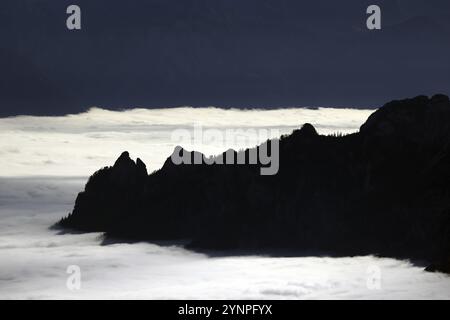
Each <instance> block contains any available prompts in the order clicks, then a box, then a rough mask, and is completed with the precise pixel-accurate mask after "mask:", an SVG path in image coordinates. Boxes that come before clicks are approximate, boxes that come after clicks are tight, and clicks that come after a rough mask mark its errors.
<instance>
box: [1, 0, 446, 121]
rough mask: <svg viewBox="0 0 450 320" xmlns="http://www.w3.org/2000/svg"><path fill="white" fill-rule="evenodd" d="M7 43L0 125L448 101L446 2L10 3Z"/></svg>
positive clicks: (5, 10) (4, 2)
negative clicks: (129, 114)
mask: <svg viewBox="0 0 450 320" xmlns="http://www.w3.org/2000/svg"><path fill="white" fill-rule="evenodd" d="M69 4H77V5H79V6H80V7H81V10H82V30H81V31H69V30H67V28H66V18H67V15H66V8H67V6H68V5H69ZM369 4H378V5H380V6H381V8H382V10H383V11H382V14H383V16H382V18H383V29H382V30H381V31H369V30H367V28H366V17H367V15H366V14H365V11H366V8H367V6H368V5H369ZM0 38H1V40H0V116H8V115H17V114H38V115H44V114H45V115H51V114H66V113H74V112H80V111H84V110H86V109H88V108H89V107H91V106H101V107H105V108H109V109H121V108H127V107H134V106H140V107H148V108H151V107H166V106H177V105H192V106H205V105H216V106H223V107H276V106H293V105H296V106H302V105H303V106H349V107H365V106H378V105H380V104H383V103H384V102H386V101H388V100H391V99H394V98H404V97H408V96H415V95H419V94H428V95H431V94H434V93H437V92H441V93H446V94H448V93H450V58H449V57H450V1H448V0H428V1H425V0H423V1H422V0H397V1H395V0H380V1H373V0H371V1H365V0H345V1H332V0H328V1H324V0H306V1H300V0H140V1H139V0H127V1H115V0H71V1H66V0H58V1H55V0H21V1H18V0H1V2H0Z"/></svg>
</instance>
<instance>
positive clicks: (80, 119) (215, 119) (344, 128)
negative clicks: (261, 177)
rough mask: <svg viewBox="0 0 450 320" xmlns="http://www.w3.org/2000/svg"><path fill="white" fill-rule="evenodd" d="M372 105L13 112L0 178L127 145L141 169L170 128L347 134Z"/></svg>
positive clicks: (88, 167)
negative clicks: (304, 128) (307, 128)
mask: <svg viewBox="0 0 450 320" xmlns="http://www.w3.org/2000/svg"><path fill="white" fill-rule="evenodd" d="M372 112H373V110H353V109H331V108H320V109H305V108H297V109H279V110H266V111H263V110H247V111H245V110H237V109H229V110H224V109H218V108H188V107H186V108H173V109H154V110H146V109H133V110H129V111H122V112H118V111H107V110H103V109H98V108H94V109H91V110H90V111H89V112H86V113H82V114H77V115H67V116H62V117H32V116H20V117H12V118H2V119H0V176H9V177H11V176H30V175H32V176H42V175H44V176H49V175H51V176H89V175H90V174H92V173H93V172H94V171H96V170H98V169H99V168H101V167H103V166H107V165H112V164H113V163H114V161H115V159H116V158H117V157H118V155H120V153H121V152H123V151H125V150H127V151H129V152H130V153H131V154H132V156H133V157H140V158H141V159H142V160H143V161H144V162H145V163H146V164H147V166H148V167H149V171H153V170H156V169H158V168H160V167H161V165H162V164H163V163H164V161H165V159H166V158H167V157H168V156H169V155H170V154H171V153H172V151H173V149H174V147H175V146H176V144H177V141H173V140H172V139H171V135H172V133H173V132H174V130H176V129H187V130H190V131H192V130H193V126H195V125H201V126H202V127H203V128H214V129H219V130H221V131H222V132H223V131H224V130H226V129H233V128H236V129H249V128H250V129H264V128H266V129H269V128H270V129H277V130H278V131H279V133H280V134H286V133H290V132H291V131H292V130H293V129H296V128H299V127H300V126H301V125H303V124H304V123H307V122H308V123H312V124H313V125H315V126H316V127H317V129H318V131H319V132H320V133H323V134H329V133H335V132H342V133H349V132H354V131H357V130H358V129H359V127H360V126H361V124H362V123H364V121H365V120H366V119H367V117H368V116H369V115H370V113H372ZM260 140H261V139H256V140H255V139H250V140H246V141H243V143H236V142H234V141H229V140H226V141H223V142H222V143H220V142H217V141H216V142H215V143H214V144H209V145H208V144H207V143H204V144H194V145H191V146H183V147H185V148H189V147H191V148H196V149H197V150H199V151H203V152H205V153H206V154H217V153H219V152H222V151H224V150H225V149H226V148H243V147H252V146H254V145H256V144H258V143H261V142H262V141H260Z"/></svg>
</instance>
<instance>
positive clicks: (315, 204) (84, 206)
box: [59, 95, 450, 272]
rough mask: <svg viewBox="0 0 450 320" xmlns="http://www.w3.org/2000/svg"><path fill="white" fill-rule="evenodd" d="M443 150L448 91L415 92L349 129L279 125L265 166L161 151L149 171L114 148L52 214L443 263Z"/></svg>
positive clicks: (130, 236)
mask: <svg viewBox="0 0 450 320" xmlns="http://www.w3.org/2000/svg"><path fill="white" fill-rule="evenodd" d="M449 151H450V102H449V98H448V97H447V96H444V95H436V96H434V97H432V98H428V97H425V96H419V97H416V98H414V99H408V100H403V101H393V102H390V103H388V104H386V105H384V106H383V107H382V108H380V109H379V110H377V111H376V112H375V113H374V114H372V115H371V116H370V117H369V119H368V120H367V121H366V123H365V124H364V125H363V126H362V127H361V129H360V131H359V132H358V133H355V134H351V135H347V136H323V135H318V134H317V133H316V131H315V129H314V128H313V127H312V126H311V125H305V126H303V127H302V129H300V130H297V131H294V132H293V133H292V134H291V135H289V136H284V137H282V138H281V139H280V168H279V172H278V174H277V175H274V176H261V175H260V170H259V169H260V167H259V165H211V166H209V165H206V164H203V165H174V164H173V163H172V162H171V159H170V158H169V159H167V161H166V163H165V164H164V166H163V168H162V169H161V170H159V171H157V172H155V173H152V174H151V175H148V174H147V170H146V167H145V164H144V163H143V162H142V161H141V160H139V159H138V160H137V162H134V161H133V160H131V159H130V157H129V154H128V152H124V153H123V154H122V155H121V156H120V158H119V159H118V160H117V161H116V163H115V164H114V166H112V167H106V168H103V169H101V170H99V171H98V172H96V173H95V174H94V175H93V176H92V177H91V178H90V179H89V181H88V183H87V184H86V188H85V191H83V192H81V193H80V194H79V195H78V198H77V200H76V203H75V208H74V209H73V212H72V213H71V214H70V215H69V216H68V217H66V218H64V219H62V220H61V221H60V222H59V225H60V226H62V227H67V228H73V229H77V230H81V231H100V232H106V234H107V235H109V236H112V237H117V238H121V239H127V240H146V241H158V240H179V239H190V244H189V246H190V247H191V248H197V249H213V250H248V251H254V252H255V251H261V250H262V251H265V250H267V251H272V250H277V249H285V250H294V251H295V252H325V253H328V254H331V255H362V254H378V255H383V256H392V257H397V258H409V259H417V260H424V261H426V262H429V263H432V265H431V266H430V267H429V268H428V269H429V270H430V271H435V270H439V271H447V272H448V271H449V269H448V267H449V264H448V261H449V260H448V259H449V258H450V152H449ZM182 152H187V151H184V150H182ZM247 152H248V150H247V151H246V153H247ZM191 156H193V153H191Z"/></svg>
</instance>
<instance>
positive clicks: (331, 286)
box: [0, 108, 450, 299]
mask: <svg viewBox="0 0 450 320" xmlns="http://www.w3.org/2000/svg"><path fill="white" fill-rule="evenodd" d="M369 114H370V111H368V110H350V109H342V110H339V109H317V110H311V109H285V110H272V111H257V110H255V111H238V110H221V109H214V108H206V109H191V108H178V109H167V110H141V109H136V110H131V111H125V112H112V111H105V110H101V109H92V110H90V111H89V112H87V113H84V114H80V115H71V116H65V117H45V118H38V117H14V118H7V119H0V299H101V298H112V299H131V298H136V299H202V298H208V299H450V277H449V276H447V275H443V274H438V273H437V274H432V273H427V272H424V271H423V266H418V265H413V264H411V263H410V262H408V261H399V260H395V259H385V258H377V257H373V256H366V257H347V258H329V257H301V258H293V257H289V258H277V257H267V256H232V255H229V256H224V255H213V256H207V255H205V254H200V253H195V252H191V251H187V250H185V249H183V248H182V247H180V246H176V245H156V244H150V243H135V244H126V243H117V244H111V245H102V240H103V239H102V235H101V234H98V233H90V234H67V233H65V234H64V233H62V232H61V231H58V230H52V229H50V228H49V227H50V226H51V225H52V224H53V223H54V222H56V221H57V220H58V219H60V218H61V217H62V216H64V215H66V214H67V213H69V212H70V210H71V209H72V207H73V203H74V200H75V197H76V194H77V193H78V192H79V191H80V190H81V189H82V188H83V187H84V184H85V183H86V180H87V177H88V176H89V175H90V174H91V173H93V171H95V170H96V169H98V168H100V167H102V166H106V165H111V164H112V163H113V161H114V160H115V158H116V157H117V156H118V155H119V154H120V153H121V152H122V151H123V150H128V151H130V152H131V155H132V156H133V157H138V156H139V157H141V158H142V159H143V160H144V161H146V162H147V164H148V167H149V169H150V170H155V169H158V167H159V166H160V165H161V164H162V163H163V161H164V160H165V158H166V157H167V156H168V155H169V154H170V153H171V151H172V149H173V147H174V146H175V143H174V141H172V140H171V132H172V131H173V130H174V129H176V128H180V127H184V128H187V129H188V130H189V128H191V127H192V126H193V125H196V124H200V125H202V126H204V127H205V128H216V129H219V130H225V129H226V128H229V126H230V124H232V126H233V127H238V128H276V129H277V130H279V132H280V133H281V134H285V133H289V132H291V131H292V130H293V129H295V128H298V127H299V126H300V125H301V124H302V123H305V122H310V123H313V124H314V125H315V126H316V127H317V129H318V131H319V132H321V133H325V134H327V133H335V132H342V133H348V132H353V131H356V130H357V129H358V127H359V126H360V125H361V124H362V123H363V122H364V120H365V119H366V118H367V116H368V115H369ZM199 119H201V121H199ZM259 142H261V141H256V140H255V141H252V140H248V141H244V142H243V144H242V145H236V141H234V140H227V141H224V142H223V146H224V147H227V148H228V147H238V148H240V147H244V146H251V145H252V144H256V143H259ZM191 147H193V148H196V149H199V150H201V151H204V152H206V153H208V152H209V153H217V152H220V150H216V149H215V148H216V147H217V146H216V145H209V146H208V145H207V144H204V145H203V144H202V145H195V144H193V145H192V146H191ZM71 266H76V267H77V268H79V270H80V280H81V282H80V288H79V290H77V289H76V288H75V290H74V288H73V287H72V286H70V285H69V286H68V285H67V283H68V279H69V278H70V276H71V274H68V273H67V270H68V268H70V267H71ZM69 284H70V283H69Z"/></svg>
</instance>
